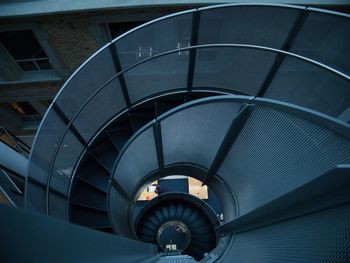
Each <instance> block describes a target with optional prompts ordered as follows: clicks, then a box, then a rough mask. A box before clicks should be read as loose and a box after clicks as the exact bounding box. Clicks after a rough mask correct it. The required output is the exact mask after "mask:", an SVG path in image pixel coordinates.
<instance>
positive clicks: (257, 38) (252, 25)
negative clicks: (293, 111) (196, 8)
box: [198, 5, 300, 49]
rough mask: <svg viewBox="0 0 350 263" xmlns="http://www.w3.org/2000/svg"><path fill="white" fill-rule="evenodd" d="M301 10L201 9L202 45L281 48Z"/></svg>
mask: <svg viewBox="0 0 350 263" xmlns="http://www.w3.org/2000/svg"><path fill="white" fill-rule="evenodd" d="M299 11H300V10H299V9H291V8H284V7H271V6H254V5H251V6H232V7H224V8H217V9H208V10H204V11H201V19H200V27H199V34H198V44H213V43H227V44H228V43H235V44H252V45H260V46H267V47H273V48H278V49H279V48H281V47H282V45H283V43H284V42H285V40H286V38H287V36H288V34H289V31H290V30H291V28H292V26H293V25H294V22H295V19H296V18H297V15H298V13H299Z"/></svg>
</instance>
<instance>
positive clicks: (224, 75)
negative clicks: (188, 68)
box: [193, 48, 276, 95]
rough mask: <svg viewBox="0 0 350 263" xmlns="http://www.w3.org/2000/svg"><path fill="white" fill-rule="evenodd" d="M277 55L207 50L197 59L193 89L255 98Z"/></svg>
mask: <svg viewBox="0 0 350 263" xmlns="http://www.w3.org/2000/svg"><path fill="white" fill-rule="evenodd" d="M275 57H276V55H275V54H274V53H271V52H264V51H259V50H253V49H241V48H215V49H214V48H205V49H199V50H198V52H197V57H196V64H195V70H194V79H193V87H195V88H196V87H197V88H201V87H210V88H221V89H228V90H231V91H232V92H235V91H237V92H240V93H244V94H247V95H255V94H256V93H257V92H258V90H259V89H260V87H261V86H262V84H263V82H264V80H265V78H266V76H267V74H268V73H269V71H270V68H271V66H272V65H273V62H274V59H275Z"/></svg>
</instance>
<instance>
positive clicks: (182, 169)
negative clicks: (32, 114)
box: [0, 4, 350, 262]
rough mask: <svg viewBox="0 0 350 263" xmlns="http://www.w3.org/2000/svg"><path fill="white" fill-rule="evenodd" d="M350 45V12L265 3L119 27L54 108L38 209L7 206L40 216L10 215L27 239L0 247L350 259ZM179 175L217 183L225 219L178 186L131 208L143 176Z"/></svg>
mask: <svg viewBox="0 0 350 263" xmlns="http://www.w3.org/2000/svg"><path fill="white" fill-rule="evenodd" d="M349 45H350V17H349V15H345V14H341V13H336V12H331V11H326V10H320V9H315V8H309V7H299V6H288V5H263V4H262V5H258V4H251V5H247V4H234V5H219V6H210V7H204V8H198V9H193V10H188V11H183V12H180V13H176V14H173V15H169V16H166V17H163V18H159V19H156V20H154V21H151V22H149V23H146V24H144V25H142V26H139V27H137V28H135V29H133V30H131V31H129V32H127V33H125V34H124V35H122V36H120V37H118V38H117V39H115V40H113V41H112V42H111V43H109V44H107V45H106V46H104V47H103V48H101V49H100V50H99V51H98V52H96V53H95V54H94V55H93V56H92V57H91V58H89V59H88V60H87V61H86V62H85V63H84V64H83V65H82V66H81V67H80V68H79V69H78V70H77V71H76V72H75V73H74V74H73V75H72V76H71V77H70V78H69V79H68V80H67V82H66V83H65V84H64V86H63V87H62V88H61V90H60V92H59V93H58V95H57V96H56V98H55V100H54V101H53V103H52V105H51V106H50V108H49V110H48V111H47V113H46V115H45V118H44V119H43V121H42V123H41V125H40V128H39V130H38V133H37V135H36V139H35V142H34V144H33V148H32V150H31V155H30V159H29V167H28V176H27V178H26V186H25V203H26V209H27V210H28V211H30V212H34V213H35V214H24V213H23V212H17V211H10V212H6V213H8V214H9V216H8V217H4V218H2V219H1V220H2V222H1V223H2V224H7V225H11V222H13V221H12V220H13V219H14V218H15V219H16V220H18V222H19V223H20V222H22V223H23V224H26V225H27V226H28V228H30V230H28V231H27V230H25V229H22V230H21V231H23V232H19V231H17V230H15V226H13V227H11V226H10V227H9V228H8V229H6V230H2V231H3V233H5V235H6V234H7V235H14V236H18V238H16V239H13V242H8V243H7V244H6V245H5V246H4V247H5V248H6V246H7V248H8V249H7V250H6V253H4V254H3V255H4V256H0V257H5V258H7V259H9V260H8V261H9V262H13V261H21V260H22V259H24V258H26V257H32V259H33V260H34V261H36V262H47V261H49V260H50V261H54V262H62V261H66V262H73V261H77V260H78V261H82V262H83V261H87V262H95V261H102V262H196V261H201V262H349V261H350V191H349V189H350V188H349V186H350V172H349V171H350V125H349V123H350V60H349V58H348V57H349V50H348V47H349ZM150 46H152V49H147V48H149V47H150ZM145 47H146V48H145ZM145 50H146V51H145ZM150 50H151V51H150ZM170 175H186V176H191V177H194V178H196V179H198V180H200V181H201V182H203V184H205V185H207V186H208V187H210V189H212V190H213V191H214V192H215V194H216V196H217V197H218V199H219V201H220V203H221V206H222V209H223V215H224V218H223V222H220V221H219V220H218V218H217V216H216V215H215V213H214V212H213V211H212V208H211V207H210V206H209V205H208V204H207V203H205V202H204V201H202V200H200V199H198V198H195V197H193V196H190V195H188V194H185V193H176V192H174V193H169V194H163V195H159V196H158V197H157V198H155V199H153V200H152V201H150V202H148V203H147V205H146V206H145V207H144V208H142V210H141V212H139V213H138V214H136V212H135V211H136V210H135V207H136V203H137V198H138V196H139V194H140V193H141V191H142V190H143V189H144V188H145V186H146V185H148V184H149V183H151V182H153V181H154V180H157V179H159V178H163V177H166V176H170ZM2 209H3V208H2ZM17 213H21V214H20V215H18V214H17ZM37 214H43V215H47V216H50V217H54V218H58V219H62V220H64V221H66V222H69V223H74V224H78V225H81V226H83V227H80V226H75V225H72V224H67V223H65V222H64V221H62V220H58V221H56V220H55V219H52V218H46V217H42V216H38V215H37ZM22 217H23V218H26V219H20V218H22ZM21 220H22V221H21ZM34 226H35V227H36V228H37V229H34ZM40 227H41V229H42V231H40ZM88 228H91V229H94V230H99V231H93V230H89V229H88ZM52 229H60V230H61V231H62V234H60V233H59V232H58V231H56V230H55V232H57V233H56V236H51V237H52V244H49V243H47V244H45V241H44V240H45V235H47V233H49V232H50V231H53V230H52ZM36 231H40V233H37V232H36ZM13 232H16V234H13ZM103 232H107V233H109V234H106V233H103ZM110 234H113V235H110ZM23 235H24V237H23ZM32 235H35V237H32ZM62 235H65V238H66V239H64V240H62ZM55 237H59V238H58V239H56V238H55ZM28 239H32V240H33V242H34V241H35V242H36V243H30V242H29V243H28V241H27V240H28ZM68 239H69V240H71V241H69V242H68V244H67V240H68ZM11 240H12V239H11ZM46 242H47V241H46ZM169 242H170V245H172V243H175V245H176V246H175V247H176V249H175V250H174V251H169V250H168V247H167V244H169ZM14 243H16V246H17V247H19V248H21V249H23V251H24V252H23V253H22V254H18V253H15V252H13V251H11V249H10V248H11V246H12V245H13V244H14ZM40 245H41V246H45V247H44V248H43V247H41V249H42V250H45V249H46V248H47V251H48V253H41V252H40V251H39V248H37V247H38V246H39V247H40ZM24 247H25V248H24ZM170 250H172V249H170ZM53 254H59V255H58V256H57V257H53V256H52V255H53Z"/></svg>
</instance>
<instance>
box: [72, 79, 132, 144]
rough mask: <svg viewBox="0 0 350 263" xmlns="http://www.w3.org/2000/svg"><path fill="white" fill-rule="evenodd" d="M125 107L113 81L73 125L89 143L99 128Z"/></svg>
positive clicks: (121, 95)
mask: <svg viewBox="0 0 350 263" xmlns="http://www.w3.org/2000/svg"><path fill="white" fill-rule="evenodd" d="M125 106H126V104H125V102H124V97H123V92H122V90H121V87H120V84H119V80H118V79H115V80H114V81H112V82H111V83H110V84H108V85H107V86H106V87H105V88H104V89H103V90H102V91H101V92H100V93H98V94H97V95H96V96H95V97H94V98H93V99H92V100H91V101H90V102H89V103H88V104H87V105H86V107H85V108H84V109H83V110H82V111H81V112H80V114H79V116H78V117H77V118H76V119H75V121H74V123H73V124H74V126H75V128H77V130H78V131H79V132H80V134H81V135H82V136H83V138H84V139H85V141H87V142H89V141H90V139H91V137H92V136H93V135H95V133H96V132H97V131H98V130H99V129H100V128H101V126H102V125H103V124H104V123H105V122H107V121H108V120H109V119H110V118H111V117H112V116H114V115H115V114H117V113H118V112H119V111H121V110H122V109H123V108H124V107H125Z"/></svg>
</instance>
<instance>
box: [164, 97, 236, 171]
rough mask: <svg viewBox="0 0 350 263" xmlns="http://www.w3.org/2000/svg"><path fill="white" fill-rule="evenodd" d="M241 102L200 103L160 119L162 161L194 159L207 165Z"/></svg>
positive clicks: (178, 161)
mask: <svg viewBox="0 0 350 263" xmlns="http://www.w3.org/2000/svg"><path fill="white" fill-rule="evenodd" d="M239 107H240V104H239V103H234V102H231V103H230V102H221V103H218V104H203V105H199V106H196V107H192V108H188V109H186V110H182V111H179V112H177V113H175V114H173V115H171V116H170V117H168V118H166V119H164V120H162V121H161V129H162V141H163V151H164V164H165V165H169V164H174V163H182V162H185V163H194V164H198V165H201V166H203V167H206V168H209V167H210V166H211V163H212V161H213V159H214V157H215V155H216V153H217V151H218V149H219V147H220V145H221V143H222V141H223V139H224V137H225V135H226V133H227V131H228V128H229V127H230V125H231V122H232V120H233V119H234V118H235V117H236V115H237V112H238V110H239Z"/></svg>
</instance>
